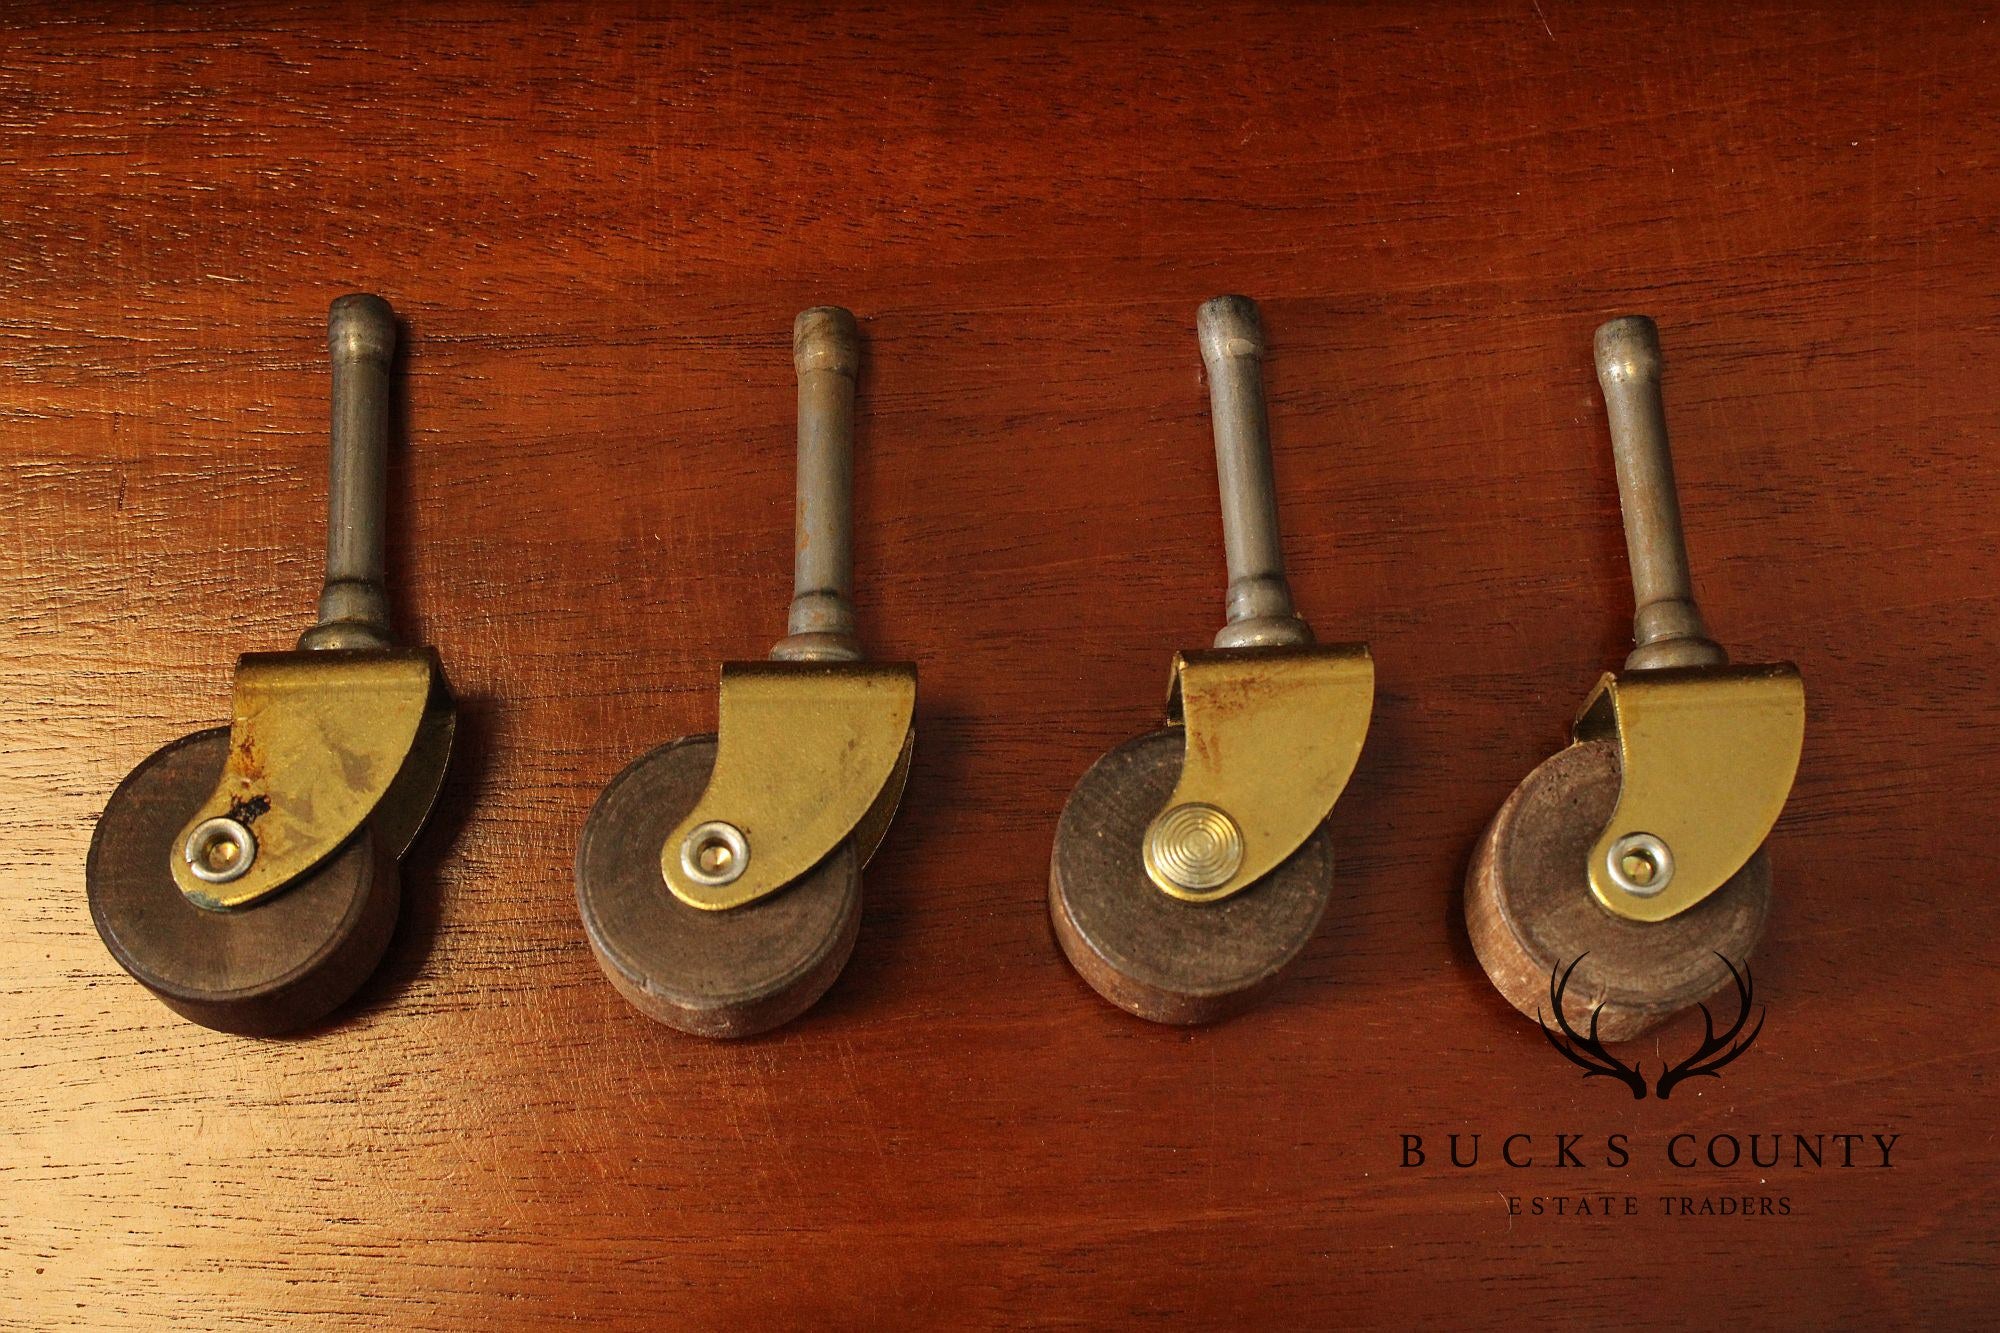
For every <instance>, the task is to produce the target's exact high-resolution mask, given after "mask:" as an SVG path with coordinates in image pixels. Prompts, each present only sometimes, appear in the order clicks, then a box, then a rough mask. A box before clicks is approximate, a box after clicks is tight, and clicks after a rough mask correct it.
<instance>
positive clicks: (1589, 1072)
mask: <svg viewBox="0 0 2000 1333" xmlns="http://www.w3.org/2000/svg"><path fill="white" fill-rule="evenodd" d="M1588 956H1589V955H1588V954H1578V955H1577V956H1576V959H1575V960H1574V961H1573V962H1571V963H1570V965H1569V966H1568V967H1566V968H1564V969H1563V970H1562V973H1561V975H1560V976H1558V975H1557V974H1556V973H1554V972H1551V973H1549V1006H1550V1008H1552V1009H1554V1010H1555V1018H1556V1031H1553V1032H1552V1031H1550V1030H1549V1023H1548V1020H1547V1019H1546V1018H1543V1017H1542V1014H1541V1011H1540V1010H1539V1009H1538V1010H1536V1011H1535V1017H1536V1019H1537V1020H1539V1021H1540V1023H1541V1025H1542V1035H1543V1036H1544V1037H1547V1038H1548V1039H1549V1045H1551V1046H1553V1047H1555V1050H1556V1054H1558V1055H1560V1056H1562V1058H1563V1059H1565V1060H1567V1061H1569V1062H1570V1063H1571V1064H1573V1065H1575V1066H1577V1067H1578V1068H1579V1069H1581V1070H1583V1076H1584V1077H1585V1078H1586V1079H1591V1078H1615V1079H1617V1080H1618V1081H1619V1082H1620V1083H1623V1084H1624V1085H1625V1086H1626V1087H1628V1088H1630V1089H1631V1090H1632V1099H1633V1100H1634V1101H1644V1100H1645V1099H1646V1076H1645V1074H1644V1073H1643V1072H1641V1066H1640V1065H1638V1064H1631V1065H1628V1064H1626V1063H1625V1062H1624V1061H1622V1060H1620V1059H1619V1058H1618V1057H1617V1056H1615V1055H1613V1054H1612V1053H1611V1052H1610V1051H1607V1050H1606V1049H1604V1043H1603V1042H1601V1041H1599V1040H1598V1039H1597V1020H1598V1016H1599V1015H1600V1014H1602V1013H1603V1012H1604V1006H1603V1005H1602V1004H1599V1005H1598V1006H1597V1007H1596V1008H1595V1009H1592V1010H1591V1011H1590V1031H1589V1034H1588V1035H1585V1034H1584V1033H1581V1032H1578V1031H1577V1030H1576V1029H1575V1028H1573V1027H1571V1026H1570V1022H1569V1018H1568V1016H1567V1015H1565V1014H1564V1013H1563V996H1564V995H1565V994H1566V993H1568V991H1569V979H1570V977H1571V975H1572V974H1574V973H1575V971H1576V965H1577V963H1581V962H1582V961H1583V960H1584V959H1585V958H1587V957H1588ZM1715 956H1716V957H1717V958H1722V965H1723V966H1724V967H1726V968H1728V969H1729V977H1730V980H1732V981H1734V982H1735V983H1736V1021H1735V1022H1734V1023H1731V1024H1730V1025H1729V1030H1728V1031H1727V1032H1724V1033H1723V1034H1722V1035H1721V1036H1717V1035H1716V1032H1715V1015H1714V1014H1712V1013H1711V1012H1709V1008H1708V1006H1707V1005H1706V1004H1703V1005H1701V1006H1700V1008H1701V1022H1702V1038H1701V1045H1700V1047H1698V1048H1697V1049H1696V1050H1695V1052H1694V1054H1692V1055H1690V1056H1688V1058H1687V1059H1685V1060H1683V1061H1681V1062H1680V1063H1679V1064H1677V1065H1667V1066H1664V1067H1663V1068H1662V1069H1661V1070H1660V1077H1659V1079H1658V1080H1657V1081H1656V1082H1655V1083H1654V1084H1653V1095H1654V1096H1656V1097H1658V1098H1659V1099H1660V1100H1661V1101H1665V1100H1667V1098H1669V1097H1670V1096H1672V1095H1673V1091H1674V1089H1675V1088H1677V1087H1679V1086H1680V1085H1681V1084H1682V1083H1683V1082H1685V1081H1686V1080H1688V1079H1691V1078H1716V1077H1718V1076H1719V1074H1718V1071H1719V1070H1721V1068H1722V1067H1723V1066H1724V1065H1726V1064H1728V1063H1729V1062H1730V1061H1732V1060H1734V1059H1735V1058H1736V1057H1737V1056H1739V1055H1741V1054H1743V1052H1745V1051H1747V1050H1749V1049H1750V1043H1752V1042H1754V1041H1756V1040H1757V1034H1758V1033H1760V1032H1762V1031H1763V1030H1764V1015H1765V1014H1766V1013H1767V1012H1769V1011H1768V1010H1767V1009H1760V1010H1758V1011H1757V1022H1756V1025H1755V1026H1754V1027H1752V1028H1751V1029H1750V1033H1749V1035H1748V1036H1744V1035H1743V1025H1744V1023H1745V1022H1747V1021H1748V1020H1749V1017H1750V994H1751V992H1750V967H1749V964H1747V963H1746V964H1744V967H1743V970H1742V971H1741V972H1738V971H1737V970H1736V964H1734V963H1732V962H1730V961H1729V960H1728V959H1727V958H1723V957H1722V955H1721V954H1719V953H1718V954H1717V955H1715ZM1558 1034H1560V1035H1558Z"/></svg>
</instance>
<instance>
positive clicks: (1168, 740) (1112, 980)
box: [1049, 727, 1333, 1024]
mask: <svg viewBox="0 0 2000 1333" xmlns="http://www.w3.org/2000/svg"><path fill="white" fill-rule="evenodd" d="M1186 743H1187V742H1186V737H1185V734H1184V733H1183V732H1182V730H1181V729H1180V728H1178V727H1168V728H1166V729H1164V730H1161V731H1155V732H1152V733H1150V734H1148V735H1144V736H1140V737H1138V738H1137V739H1135V740H1131V741H1127V742H1126V743H1125V744H1123V745H1121V746H1119V747H1118V748H1117V749H1115V750H1112V751H1111V752H1110V753H1109V754H1107V755H1105V756H1104V757H1103V758H1102V759H1099V760H1098V761H1097V762H1096V763H1095V764H1094V765H1092V766H1091V768H1090V771H1089V772H1087V773H1085V774H1084V775H1083V780H1082V781H1081V782H1079V783H1078V784H1077V786H1076V790H1075V791H1074V792H1072V793H1071V794H1070V798H1069V803H1068V804H1067V805H1065V806H1064V807H1063V812H1062V820H1061V822H1060V823H1059V824H1058V825H1057V828H1056V842H1055V853H1054V855H1053V856H1052V857H1051V859H1050V863H1049V918H1050V920H1051V921H1052V922H1053V924H1054V926H1055V934H1056V940H1057V942H1058V943H1059V944H1061V946H1062V951H1063V953H1064V954H1065V955H1066V956H1067V957H1068V958H1069V961H1070V964H1071V966H1073V967H1075V968H1076V970H1077V971H1078V972H1079V973H1080V974H1081V975H1082V976H1083V979H1084V980H1085V981H1087V982H1089V983H1090V985H1091V987H1092V988H1093V989H1094V990H1096V991H1097V993H1098V994H1100V995H1102V996H1103V997H1104V998H1105V999H1107V1000H1109V1001H1111V1003H1113V1004H1115V1005H1117V1006H1118V1007H1119V1008H1121V1009H1124V1010H1125V1011H1127V1012H1128V1013H1133V1014H1137V1015H1138V1016H1139V1017H1141V1018H1146V1019H1151V1020H1152V1021H1153V1022H1155V1023H1182V1024H1189V1023H1207V1022H1212V1021H1214V1020H1216V1019H1218V1018H1223V1017H1226V1016H1227V1015H1229V1014H1232V1013H1236V1012H1238V1011H1239V1010H1242V1009H1245V1008H1247V1007H1249V1006H1250V1005H1251V1004H1252V1003H1254V1002H1255V1001H1256V1000H1257V999H1258V998H1259V997H1261V996H1262V995H1263V994H1264V993H1265V992H1266V991H1268V990H1269V989H1270V988H1271V987H1272V986H1273V985H1274V984H1275V983H1276V982H1277V980H1278V978H1279V976H1280V975H1282V974H1283V972H1284V970H1285V968H1286V967H1287V966H1289V965H1290V964H1291V963H1292V961H1293V960H1294V959H1296V958H1297V957H1298V955H1299V952H1300V951H1301V950H1303V949H1304V948H1305V946H1306V942H1307V941H1308V940H1310V939H1311V938H1312V935H1313V931H1314V930H1315V929H1317V928H1318V926H1319V921H1320V918H1321V917H1322V916H1323V915H1325V913H1326V907H1327V903H1328V902H1329V901H1330V900H1331V899H1332V897H1333V843H1332V837H1331V835H1330V834H1329V833H1328V831H1327V830H1326V828H1325V827H1324V826H1322V827H1321V828H1319V829H1318V830H1317V831H1316V832H1315V833H1314V834H1313V835H1312V836H1311V837H1310V838H1308V839H1307V840H1306V842H1305V844H1304V845H1303V846H1301V847H1300V848H1299V850H1298V851H1297V852H1295V853H1294V854H1293V855H1292V856H1291V858H1290V859H1289V860H1287V861H1285V862H1284V863H1283V864H1282V865H1280V866H1279V867H1278V868H1277V869H1276V870H1274V871H1272V872H1271V873H1270V874H1269V875H1266V876H1265V877H1264V878H1263V879H1261V880H1259V881H1257V882H1256V883H1254V884H1252V885H1251V886H1250V887H1248V888H1246V889H1245V890H1243V891H1242V892H1241V893H1237V894H1234V895H1232V896H1231V897H1228V898H1225V899H1222V900H1221V901H1218V902H1211V903H1196V902H1185V901H1183V900H1181V899H1179V898H1172V897H1169V896H1168V895H1167V894H1165V893H1162V892H1161V891H1160V890H1159V888H1157V887H1156V886H1155V885H1154V884H1153V882H1152V880H1150V879H1149V878H1147V875H1146V870H1145V865H1144V862H1143V860H1142V855H1141V843H1142V842H1143V840H1144V838H1145V835H1146V828H1147V825H1148V824H1149V823H1151V821H1152V819H1153V816H1154V815H1156V814H1158V813H1159V810H1160V807H1161V805H1162V804H1163V803H1164V802H1165V801H1166V800H1167V798H1168V796H1169V795H1171V794H1172V792H1173V790H1174V784H1175V782H1176V781H1178V780H1179V778H1180V771H1181V758H1182V754H1183V752H1184V750H1185V747H1186Z"/></svg>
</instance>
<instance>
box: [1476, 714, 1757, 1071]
mask: <svg viewBox="0 0 2000 1333" xmlns="http://www.w3.org/2000/svg"><path fill="white" fill-rule="evenodd" d="M1618 779H1619V772H1618V747H1617V745H1616V744H1615V743H1614V742H1610V741H1591V742H1587V743H1583V744H1578V745H1572V746H1570V747H1569V748H1568V749H1566V750H1564V751H1562V752H1561V753H1559V754H1557V755H1556V756H1554V757H1553V758H1551V759H1549V760H1548V761H1547V762H1545V763H1543V764H1542V765H1541V766H1540V767H1539V768H1537V769H1536V770H1535V771H1534V772H1532V773H1530V774H1529V775H1528V777H1527V780H1526V781H1524V782H1523V783H1522V784H1521V785H1520V786H1519V787H1517V788H1515V789H1514V794H1513V795H1512V796H1510V797H1508V798H1507V803H1506V804H1505V805H1502V806H1501V807H1500V812H1499V813H1498V814H1496V815H1495V816H1494V817H1493V822H1492V823H1491V824H1490V825H1488V826H1487V829H1486V832H1485V834H1484V836H1482V837H1481V838H1480V840H1479V845H1478V847H1477V848H1476V849H1475V851H1474V853H1473V857H1472V864H1471V867H1470V869H1469V870H1468V871H1467V872H1466V877H1465V923H1466V926H1467V928H1468V930H1469V931H1470V932H1471V935H1472V947H1473V950H1474V951H1475V952H1476V953H1477V954H1478V955H1479V963H1480V966H1482V967H1484V968H1485V969H1486V975H1487V976H1488V977H1490V978H1491V979H1492V981H1493V985H1494V986H1495V987H1496V988H1497V989H1498V990H1499V992H1500V993H1501V994H1502V995H1504V996H1506V997H1507V1002H1508V1003H1509V1004H1511V1005H1513V1006H1514V1007H1515V1008H1516V1009H1518V1010H1520V1011H1521V1012H1522V1013H1523V1014H1526V1015H1527V1016H1528V1017H1530V1018H1534V1017H1536V1016H1537V1013H1538V1012H1539V1013H1540V1014H1541V1015H1543V1016H1545V1018H1546V1020H1547V1021H1548V1022H1550V1023H1553V1022H1554V1021H1555V1015H1554V1013H1553V1012H1552V1011H1551V1009H1550V979H1551V976H1552V974H1554V973H1557V972H1559V971H1562V970H1564V969H1566V968H1568V967H1569V965H1570V964H1571V963H1577V967H1576V972H1575V974H1574V975H1573V976H1572V977H1571V978H1570V984H1569V987H1568V989H1567V990H1566V991H1565V992H1564V998H1563V1002H1564V1007H1565V1012H1566V1014H1567V1016H1568V1017H1569V1019H1570V1021H1571V1023H1572V1025H1574V1026H1575V1027H1576V1028H1577V1029H1578V1030H1579V1031H1582V1030H1585V1029H1586V1028H1587V1027H1588V1025H1589V1023H1590V1021H1591V1017H1592V1013H1593V1011H1596V1015H1597V1023H1598V1034H1599V1036H1600V1037H1601V1038H1602V1039H1603V1040H1604V1041H1608V1042H1609V1041H1625V1040H1629V1039H1630V1038H1633V1037H1637V1036H1639V1035H1640V1034H1642V1033H1644V1032H1646V1031H1648V1030H1649V1029H1651V1028H1654V1027H1656V1026H1658V1025H1659V1024H1661V1023H1663V1022H1665V1021H1667V1020H1668V1019H1669V1018H1672V1017H1673V1016H1674V1015H1675V1014H1677V1013H1680V1012H1681V1011H1682V1010H1684V1009H1687V1008H1689V1007H1691V1006H1693V1005H1695V1004H1697V1003H1699V1002H1701V1001H1703V1000H1705V999H1707V998H1708V997H1709V996H1711V995H1713V994H1714V993H1715V992H1716V991H1717V990H1719V989H1721V988H1722V987H1724V986H1727V985H1729V984H1731V982H1730V975H1729V969H1728V968H1727V967H1726V966H1725V965H1724V963H1723V961H1722V960H1723V959H1724V958H1726V959H1728V960H1729V962H1731V963H1733V964H1735V965H1736V966H1737V967H1739V968H1740V967H1742V966H1743V964H1744V962H1745V961H1746V960H1747V959H1748V958H1749V956H1750V953H1751V951H1752V950H1753V949H1755V948H1756V947H1757V941H1758V939H1759V938H1760V937H1761V936H1762V935H1763V933H1764V919H1765V916H1766V914H1767V913H1768V912H1769V911H1770V906H1771V870H1770V864H1769V862H1768V861H1767V860H1766V859H1765V856H1764V853H1763V852H1762V851H1761V850H1760V851H1758V852H1757V853H1756V854H1755V855H1754V856H1752V857H1751V858H1750V860H1749V861H1748V862H1746V863H1745V864H1744V866H1743V868H1742V869H1741V870H1739V871H1738V872H1737V873H1736V875H1735V876H1734V877H1733V878H1731V879H1730V880H1729V881H1728V882H1727V883H1725V884H1724V885H1723V886H1722V887H1721V888H1720V889H1717V890H1716V891H1715V892H1714V893H1713V894H1711V895H1709V896H1708V897H1707V898H1705V899H1703V900H1702V901H1701V902H1699V903H1697V904H1695V905H1694V906H1693V907H1691V908H1689V909H1688V910H1687V911H1685V912H1682V913H1680V914H1679V915H1678V916H1674V917H1670V918H1668V919H1667V920H1665V921H1658V922H1642V921H1628V920H1626V919H1624V918H1623V917H1618V916H1614V915H1612V914H1611V913H1610V912H1608V911H1606V910H1605V909H1604V908H1603V907H1601V906H1599V905H1598V902H1597V900H1596V899H1595V898H1594V897H1592V896H1591V892H1590V884H1589V880H1588V878H1587V876H1586V873H1585V869H1584V867H1585V863H1586V858H1587V857H1588V856H1589V853H1590V848H1591V845H1592V843H1594V842H1595V841H1596V839H1597V835H1598V833H1599V832H1600V831H1601V830H1602V829H1603V828H1604V825H1605V823H1606V821H1608V820H1609V819H1610V818H1611V812H1612V809H1613V808H1614V807H1615V806H1616V805H1617V802H1618ZM1718 955H1720V957H1718ZM1578 959H1581V960H1582V961H1581V962H1580V963H1578V962H1577V960H1578ZM1600 1006H1601V1008H1600Z"/></svg>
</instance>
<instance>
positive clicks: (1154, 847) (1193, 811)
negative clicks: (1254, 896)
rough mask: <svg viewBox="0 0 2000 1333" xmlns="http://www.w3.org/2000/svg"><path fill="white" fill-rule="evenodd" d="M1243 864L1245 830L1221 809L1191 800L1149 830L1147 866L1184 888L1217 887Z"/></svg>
mask: <svg viewBox="0 0 2000 1333" xmlns="http://www.w3.org/2000/svg"><path fill="white" fill-rule="evenodd" d="M1242 864H1243V831H1242V830H1241V829H1239V828H1238V827H1237V826H1236V821H1235V820H1233V819H1231V818H1230V817H1229V816H1228V815H1227V814H1225V813H1223V812H1222V811H1221V810H1218V809H1216V808H1215V807H1214V806H1212V805H1204V804H1202V803H1200V802H1198V801H1190V802H1188V803H1187V804H1186V805H1177V806H1175V807H1174V808H1173V809H1171V810H1169V811H1167V812H1166V813H1165V814H1163V815H1161V816H1160V817H1159V818H1158V819H1156V820H1154V821H1153V826H1152V828H1150V829H1148V830H1147V831H1146V869H1147V870H1149V871H1151V872H1152V874H1153V875H1154V877H1155V878H1163V879H1166V880H1168V881H1169V882H1171V883H1172V884H1174V885H1176V886H1178V887H1180V888H1183V889H1213V888H1219V887H1220V886H1222V885H1224V884H1227V883H1228V882H1229V877H1230V876H1231V875H1234V874H1235V873H1236V870H1237V867H1238V866H1241V865H1242Z"/></svg>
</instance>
